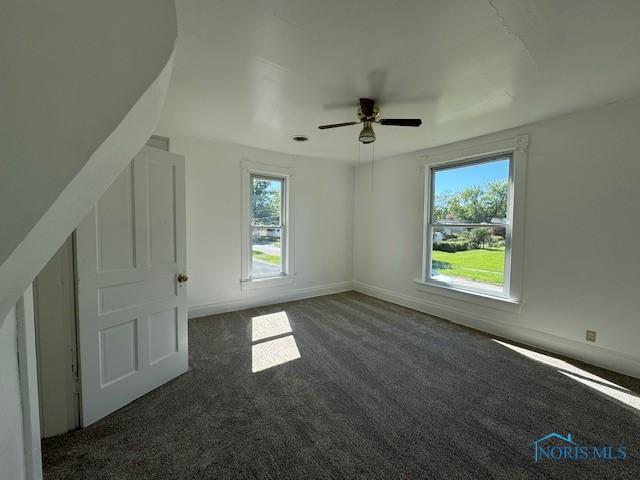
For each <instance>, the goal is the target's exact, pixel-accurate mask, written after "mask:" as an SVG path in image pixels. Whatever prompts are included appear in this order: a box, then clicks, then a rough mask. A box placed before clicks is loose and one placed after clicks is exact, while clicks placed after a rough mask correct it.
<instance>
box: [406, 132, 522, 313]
mask: <svg viewBox="0 0 640 480" xmlns="http://www.w3.org/2000/svg"><path fill="white" fill-rule="evenodd" d="M528 146H529V135H528V134H522V135H518V136H516V137H513V138H509V139H506V140H501V141H496V142H492V143H488V144H483V145H476V146H472V147H468V148H464V149H459V150H453V151H446V152H442V153H437V154H434V155H428V156H426V157H425V164H424V210H423V214H422V219H423V228H422V269H421V273H422V275H421V278H420V279H416V280H415V282H416V283H418V284H419V287H418V289H419V290H420V291H424V292H428V293H437V294H441V295H444V296H448V297H452V298H455V299H459V300H462V301H472V302H474V303H478V304H481V305H485V306H495V305H497V304H512V305H515V306H517V305H519V304H520V303H521V302H522V274H523V272H522V270H523V263H524V262H523V260H524V225H525V222H524V213H525V199H526V192H525V188H526V171H527V151H528ZM503 153H504V154H511V155H512V161H511V169H512V171H511V176H510V178H511V181H510V182H509V195H510V197H511V199H512V200H511V205H510V208H511V209H510V212H509V213H510V218H511V222H510V232H509V234H508V235H509V236H510V239H508V241H509V243H510V248H509V249H508V251H507V256H506V258H505V287H506V288H505V292H506V294H505V295H504V296H502V295H493V294H491V293H489V292H487V291H484V290H477V291H476V290H471V289H464V288H460V287H456V286H453V285H450V284H444V283H442V282H438V281H435V280H433V279H428V278H427V273H428V271H427V268H428V265H431V249H430V248H429V246H430V245H431V242H430V241H429V238H428V233H429V214H430V211H431V171H432V169H433V168H436V167H443V166H445V165H448V164H451V165H452V166H453V165H454V164H455V163H459V162H460V163H462V162H467V161H473V160H481V159H482V158H485V157H486V158H490V157H492V156H496V155H499V154H503Z"/></svg>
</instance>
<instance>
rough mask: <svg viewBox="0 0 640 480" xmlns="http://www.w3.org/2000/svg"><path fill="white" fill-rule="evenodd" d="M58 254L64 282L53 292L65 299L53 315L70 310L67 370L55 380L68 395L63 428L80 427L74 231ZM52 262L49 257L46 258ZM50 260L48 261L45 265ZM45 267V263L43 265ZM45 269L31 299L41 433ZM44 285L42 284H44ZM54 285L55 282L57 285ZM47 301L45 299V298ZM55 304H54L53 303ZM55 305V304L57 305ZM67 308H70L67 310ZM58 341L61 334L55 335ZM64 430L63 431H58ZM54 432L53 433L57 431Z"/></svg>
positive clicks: (59, 272) (66, 344)
mask: <svg viewBox="0 0 640 480" xmlns="http://www.w3.org/2000/svg"><path fill="white" fill-rule="evenodd" d="M58 254H60V255H61V258H60V260H59V261H60V263H61V267H62V268H61V269H60V271H56V272H55V273H57V274H59V275H60V277H61V280H62V284H63V286H62V287H61V290H62V291H61V292H60V291H58V288H56V291H55V292H53V293H54V294H61V295H62V296H63V297H64V298H63V301H64V302H65V303H66V306H65V308H64V309H63V310H64V311H61V312H54V314H53V315H56V314H59V315H64V316H66V315H67V314H69V318H68V319H66V320H63V321H62V322H61V323H63V326H64V328H65V329H66V334H63V336H64V337H66V338H65V340H64V347H68V348H69V349H70V350H71V351H70V352H69V351H66V349H65V352H64V363H65V365H66V367H69V369H68V370H65V372H64V377H62V378H58V379H57V384H58V386H59V387H60V388H64V390H65V394H66V397H67V401H66V408H65V411H64V417H65V424H66V428H67V429H66V432H69V431H71V430H74V429H76V428H79V427H80V414H81V411H80V404H81V402H80V377H79V361H78V323H77V322H78V304H77V276H76V265H75V264H76V246H75V231H74V232H73V233H72V234H71V235H70V236H69V237H68V238H67V239H66V240H65V243H64V244H63V245H62V247H61V248H60V249H59V250H58V251H57V252H56V253H55V255H54V257H52V259H53V258H55V256H56V255H58ZM49 262H51V260H49ZM48 265H49V263H47V266H48ZM46 268H47V267H45V269H46ZM43 271H44V269H43V270H42V271H41V272H40V273H39V274H38V276H37V277H36V279H35V280H34V281H33V293H34V297H33V303H34V314H35V334H36V359H37V365H38V400H39V404H40V410H39V411H40V414H41V415H40V421H41V423H40V428H41V432H40V433H41V434H42V433H44V432H43V431H42V429H43V426H44V424H43V423H42V422H44V421H45V420H44V419H43V418H42V413H43V411H42V407H43V406H44V402H43V391H42V389H41V387H42V385H43V383H42V378H43V372H42V365H43V363H42V362H43V359H42V354H41V353H42V346H41V343H42V333H41V331H40V329H41V321H40V311H41V309H42V308H44V307H47V311H49V312H50V311H51V306H50V305H45V304H42V299H41V298H40V294H41V293H42V292H43V291H45V290H47V289H49V288H50V287H49V285H48V284H47V283H43V282H42V281H41V274H42V272H43ZM43 287H44V288H43ZM56 287H57V285H56ZM45 301H46V300H45ZM54 305H56V304H54ZM56 306H57V305H56ZM67 308H68V309H69V311H68V310H67ZM57 340H58V341H59V340H60V338H58V339H57ZM61 433H65V432H61ZM57 434H58V433H56V434H55V435H57Z"/></svg>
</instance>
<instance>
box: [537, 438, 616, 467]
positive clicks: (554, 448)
mask: <svg viewBox="0 0 640 480" xmlns="http://www.w3.org/2000/svg"><path fill="white" fill-rule="evenodd" d="M529 446H530V447H532V448H533V459H534V461H535V462H536V463H537V462H540V461H542V460H555V461H590V460H595V461H624V460H626V459H627V457H628V452H627V448H626V447H625V446H624V445H581V444H579V443H577V442H576V441H575V439H574V438H573V436H572V435H571V433H567V435H560V434H559V433H555V432H552V433H549V434H548V435H545V436H544V437H541V438H539V439H537V440H536V441H534V442H532V443H530V444H529Z"/></svg>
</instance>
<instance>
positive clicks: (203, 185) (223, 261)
mask: <svg viewBox="0 0 640 480" xmlns="http://www.w3.org/2000/svg"><path fill="white" fill-rule="evenodd" d="M162 134H163V135H167V136H169V137H171V151H173V152H176V153H179V154H182V155H185V156H186V177H187V270H188V273H189V284H188V296H189V307H190V315H192V316H193V315H202V314H207V313H211V312H217V311H222V310H233V309H236V308H241V307H244V306H249V305H255V304H259V303H269V302H272V301H274V300H278V299H287V298H295V297H302V296H307V295H315V294H323V293H330V292H332V291H337V290H345V289H347V290H348V289H350V288H351V280H352V277H353V274H352V265H353V260H352V245H353V242H352V235H353V179H354V172H353V168H352V167H351V166H349V165H346V164H342V163H338V162H334V161H330V160H326V159H316V158H305V157H300V156H293V155H287V154H279V153H273V152H269V151H265V150H257V149H253V148H248V147H241V146H238V145H233V144H222V143H211V142H208V141H204V140H199V139H195V138H191V137H182V136H175V135H171V134H170V133H167V132H162ZM243 159H244V160H249V161H253V162H260V163H267V164H271V165H279V166H287V167H295V179H294V182H295V183H294V204H293V210H292V211H293V214H294V216H295V217H294V229H295V237H294V242H295V249H294V252H295V259H294V263H295V271H296V276H295V282H294V285H293V286H283V287H273V288H268V289H259V290H253V291H244V292H241V291H240V277H241V245H242V238H241V227H242V225H241V218H242V215H241V213H242V210H241V195H242V188H241V185H242V184H241V168H240V165H241V161H242V160H243Z"/></svg>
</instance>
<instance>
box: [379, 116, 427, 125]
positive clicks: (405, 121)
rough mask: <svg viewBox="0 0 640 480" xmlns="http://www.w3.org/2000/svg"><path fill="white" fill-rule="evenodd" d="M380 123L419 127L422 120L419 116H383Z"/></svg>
mask: <svg viewBox="0 0 640 480" xmlns="http://www.w3.org/2000/svg"><path fill="white" fill-rule="evenodd" d="M379 123H380V125H395V126H397V127H419V126H420V125H422V120H420V119H419V118H383V119H382V120H380V122H379Z"/></svg>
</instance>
